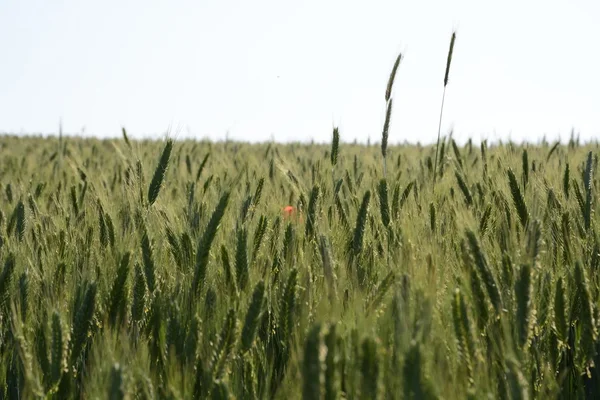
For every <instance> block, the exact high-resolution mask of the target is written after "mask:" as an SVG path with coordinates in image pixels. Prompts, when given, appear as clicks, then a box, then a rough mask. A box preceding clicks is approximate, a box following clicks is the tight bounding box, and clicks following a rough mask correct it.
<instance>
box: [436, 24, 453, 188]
mask: <svg viewBox="0 0 600 400" xmlns="http://www.w3.org/2000/svg"><path fill="white" fill-rule="evenodd" d="M455 40H456V32H452V38H451V39H450V48H449V49H448V60H447V61H446V73H445V74H444V91H443V93H442V106H441V107H440V122H439V124H438V136H437V143H436V145H435V163H434V166H433V187H434V189H435V182H436V178H437V170H438V149H439V147H440V134H441V132H442V116H443V115H444V100H445V99H446V87H447V86H448V75H449V74H450V64H451V63H452V52H453V51H454V41H455Z"/></svg>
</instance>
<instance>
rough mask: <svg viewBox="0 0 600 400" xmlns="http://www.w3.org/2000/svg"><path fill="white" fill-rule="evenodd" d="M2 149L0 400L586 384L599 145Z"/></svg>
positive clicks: (75, 143) (533, 391)
mask: <svg viewBox="0 0 600 400" xmlns="http://www.w3.org/2000/svg"><path fill="white" fill-rule="evenodd" d="M395 68H396V67H395ZM391 92H392V91H391V86H390V89H389V94H386V103H387V100H391V97H392V95H391ZM337 135H338V140H339V132H337ZM125 136H126V133H124V134H123V137H125ZM0 145H1V146H2V148H10V149H11V151H10V152H7V153H6V154H5V158H4V159H3V160H4V164H3V166H4V167H3V174H2V175H0V193H2V198H3V200H4V201H3V202H0V256H1V257H2V264H1V265H0V398H61V399H62V398H66V399H68V398H88V397H89V398H107V397H108V398H114V399H128V398H131V399H134V398H174V399H175V398H201V399H210V398H240V399H245V398H248V399H262V398H299V397H302V396H304V397H306V398H326V399H328V400H329V399H341V398H358V399H360V398H369V399H376V398H396V397H401V398H406V399H410V398H425V399H428V398H442V397H443V398H448V399H454V398H460V399H463V398H468V399H477V398H561V397H562V398H569V397H571V398H580V397H585V396H587V397H588V398H597V397H598V395H599V393H600V385H597V384H596V383H594V382H600V373H599V372H598V371H599V369H598V366H599V365H600V357H599V356H598V349H600V338H599V335H598V322H599V321H598V320H599V317H600V313H599V311H598V310H600V291H599V290H598V287H599V284H600V280H599V278H598V271H599V268H600V242H599V240H600V239H599V238H598V236H597V234H598V231H599V225H598V216H597V213H595V211H594V207H595V204H596V190H595V183H596V181H597V172H596V164H597V157H596V156H595V153H596V148H595V147H594V146H593V145H582V144H576V143H575V142H573V143H572V144H571V147H570V148H567V147H565V146H562V145H561V144H555V145H554V146H553V147H551V146H552V144H550V145H540V146H534V145H528V146H527V147H526V148H525V146H518V145H516V144H514V143H505V144H501V143H495V144H492V143H491V142H489V143H488V142H485V141H484V142H483V143H482V144H481V151H479V149H478V150H477V151H476V150H475V147H474V143H468V144H467V145H466V146H464V147H461V146H459V145H458V144H457V143H456V142H455V141H454V140H452V138H451V136H450V137H448V136H447V137H446V138H445V139H444V140H443V141H440V146H439V150H440V152H439V153H438V156H439V159H438V161H439V163H438V165H437V166H435V165H434V164H433V158H434V151H435V147H434V146H420V147H418V146H392V143H391V142H390V143H388V144H387V147H386V158H387V159H388V160H387V161H388V164H387V167H388V171H387V176H384V175H383V173H382V171H381V164H380V163H381V156H382V153H381V150H382V149H380V148H379V146H370V147H366V146H362V145H359V144H352V143H345V144H344V150H343V152H340V151H339V146H340V143H339V142H338V143H337V145H336V146H337V147H338V148H337V150H335V147H336V146H333V144H332V146H331V147H330V144H327V145H319V144H312V145H301V144H289V145H282V144H277V143H271V144H253V145H249V144H242V143H235V142H228V143H227V144H218V143H209V142H193V141H185V142H182V143H175V142H173V145H172V149H171V150H169V153H170V154H169V157H168V163H163V164H164V165H165V168H163V167H161V166H160V165H159V168H156V164H155V163H156V158H157V157H158V156H159V155H161V154H164V152H165V143H164V142H158V141H149V140H148V141H134V140H130V139H129V138H128V139H127V141H125V139H124V138H120V139H111V140H105V141H99V140H95V139H79V138H67V137H64V138H62V139H61V142H60V145H59V142H58V141H57V139H55V138H46V139H41V138H24V137H20V138H15V137H10V136H5V137H2V138H1V139H0ZM450 146H451V147H450ZM334 150H335V152H334ZM334 153H335V154H334ZM392 155H393V157H392ZM161 159H162V157H161ZM329 163H331V165H330V164H329ZM159 164H160V160H159ZM166 165H168V173H167V168H166ZM330 167H331V168H332V169H333V170H330ZM333 167H334V168H333ZM148 168H151V169H150V171H153V172H154V176H153V177H152V181H151V182H153V183H151V184H150V186H152V187H154V188H155V189H153V190H152V191H151V190H149V186H148V185H147V184H145V183H144V179H145V178H144V171H148ZM444 169H445V170H446V172H450V173H446V174H443V171H444ZM434 170H435V171H436V172H437V177H436V176H435V175H434ZM161 171H162V172H161ZM288 171H289V173H288ZM513 171H514V172H513ZM452 172H453V173H452ZM161 175H162V178H161V179H160V184H158V177H159V176H161ZM267 175H268V178H267ZM155 177H156V178H155ZM263 177H264V178H263ZM149 178H150V177H149ZM434 179H436V180H437V183H436V185H435V191H434V190H433V189H434V188H433V180H434ZM165 181H168V190H164V189H165V188H167V186H165V185H164V182H165ZM149 182H150V179H149ZM146 190H148V192H146ZM158 192H160V198H161V200H160V201H158V200H157V199H158ZM151 193H155V195H152V194H151ZM372 196H375V197H374V198H371V197H372ZM152 198H154V200H155V201H154V205H153V206H152V207H147V205H148V204H151V203H152V202H151V200H152ZM372 200H373V201H375V207H376V208H377V210H376V212H371V211H372V209H370V207H371V206H372ZM287 205H291V206H293V207H294V213H293V214H292V215H291V216H289V215H287V214H285V213H283V211H282V209H283V207H285V206H287ZM231 207H233V210H235V212H229V211H228V210H229V209H230V208H231ZM240 210H241V211H242V212H240Z"/></svg>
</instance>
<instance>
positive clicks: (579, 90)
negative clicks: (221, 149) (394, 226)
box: [0, 0, 600, 143]
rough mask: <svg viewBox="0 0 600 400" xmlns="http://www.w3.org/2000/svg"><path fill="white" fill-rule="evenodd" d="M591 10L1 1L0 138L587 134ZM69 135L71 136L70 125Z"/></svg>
mask: <svg viewBox="0 0 600 400" xmlns="http://www.w3.org/2000/svg"><path fill="white" fill-rule="evenodd" d="M599 21H600V1H598V0H570V1H551V0H546V1H537V0H535V1H534V0H520V1H518V0H504V1H502V2H491V1H475V0H471V1H468V0H462V1H452V2H450V1H442V0H429V1H415V0H413V1H408V0H405V1H398V0H396V1H369V2H365V1H360V2H359V1H350V0H345V1H324V0H321V1H312V0H310V1H308V0H296V1H293V2H292V1H281V0H279V1H275V0H253V1H238V0H221V1H216V0H215V1H213V0H200V1H148V0H147V1H113V0H104V1H96V2H91V1H75V0H71V1H66V0H65V1H59V0H52V1H48V0H38V1H33V0H0V56H1V58H0V131H4V132H12V133H40V132H41V133H44V134H48V133H55V132H56V131H57V129H58V121H59V119H60V118H62V120H63V129H64V131H65V132H67V133H72V134H81V133H82V132H83V134H84V135H85V136H90V135H94V136H102V137H106V136H117V135H120V128H121V126H125V127H126V128H127V130H128V133H129V134H130V136H132V137H148V136H152V137H163V136H164V133H165V132H166V130H167V129H168V128H169V127H170V126H171V127H172V135H175V134H177V137H180V138H181V137H187V136H193V137H196V138H199V139H200V138H211V139H214V140H217V139H223V138H224V137H225V134H226V132H229V138H230V139H236V140H249V141H265V140H270V139H271V137H272V136H273V137H274V138H275V139H276V140H278V141H292V140H294V141H296V140H299V141H306V140H310V139H314V140H315V141H318V142H327V141H330V140H331V130H332V127H333V126H334V125H336V126H338V125H339V127H340V132H341V137H342V140H343V141H353V140H354V139H357V140H359V141H363V142H364V141H366V140H367V138H368V137H369V136H370V137H371V140H372V141H379V140H380V136H381V128H382V125H383V121H384V117H385V99H384V94H385V87H386V83H387V79H388V76H389V72H390V69H391V67H392V65H393V63H394V60H395V58H396V56H397V54H398V52H402V53H403V55H404V57H405V58H404V59H403V61H402V63H401V65H400V68H399V70H398V74H397V76H396V83H395V86H394V95H393V98H394V110H393V115H392V125H391V131H390V142H391V143H397V142H403V141H404V140H407V141H409V142H417V141H421V142H422V143H430V142H434V141H435V139H436V136H437V127H438V117H439V107H440V102H441V95H442V89H443V75H444V71H445V66H446V56H447V51H448V45H449V40H450V35H451V33H452V30H453V29H454V28H456V29H457V40H456V45H455V51H454V58H453V62H452V68H451V71H450V82H449V84H448V89H447V93H446V105H445V111H444V121H443V125H442V131H443V133H447V132H448V131H449V130H450V129H451V128H452V127H453V128H454V136H455V138H457V139H458V140H460V141H464V140H465V139H466V138H468V137H472V138H473V139H474V140H477V141H479V140H480V139H482V138H489V139H491V140H493V139H496V138H505V139H506V138H509V137H510V138H512V139H513V140H517V141H521V140H523V139H526V140H528V141H537V140H539V139H541V137H542V136H543V135H544V134H545V135H546V136H547V138H548V140H552V139H555V138H557V137H559V135H560V137H561V138H562V139H563V140H566V139H568V137H569V135H570V132H571V129H572V128H575V130H576V132H580V133H581V138H582V139H590V138H597V137H600V23H599ZM84 127H85V130H82V129H83V128H84Z"/></svg>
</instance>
